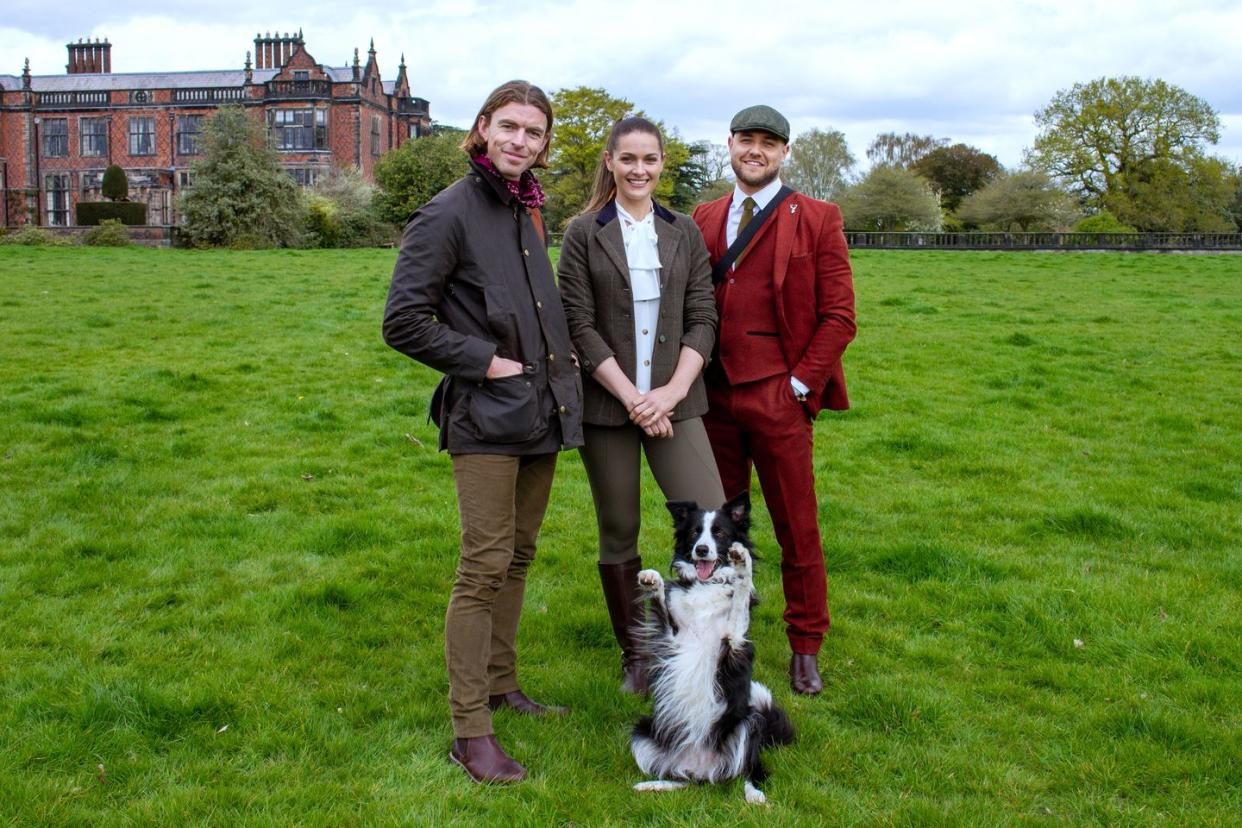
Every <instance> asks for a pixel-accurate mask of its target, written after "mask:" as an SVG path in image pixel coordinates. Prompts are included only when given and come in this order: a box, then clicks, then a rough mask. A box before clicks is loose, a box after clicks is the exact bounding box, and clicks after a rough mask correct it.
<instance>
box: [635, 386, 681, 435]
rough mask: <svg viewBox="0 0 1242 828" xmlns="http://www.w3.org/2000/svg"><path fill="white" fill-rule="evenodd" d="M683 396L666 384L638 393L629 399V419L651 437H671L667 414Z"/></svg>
mask: <svg viewBox="0 0 1242 828" xmlns="http://www.w3.org/2000/svg"><path fill="white" fill-rule="evenodd" d="M683 396H684V395H681V394H678V393H677V392H676V391H675V390H673V389H672V388H670V387H669V386H667V385H662V386H660V387H659V388H653V389H651V390H650V391H648V392H647V393H646V394H639V395H638V396H637V397H635V398H634V399H633V400H631V401H630V406H629V408H630V420H631V422H633V423H634V424H635V425H636V426H638V427H639V428H641V429H642V430H643V431H644V432H645V433H646V434H648V435H649V436H651V437H672V436H673V422H672V420H670V419H669V416H670V415H671V414H672V413H673V409H674V408H676V407H677V403H679V402H681V400H682V398H683Z"/></svg>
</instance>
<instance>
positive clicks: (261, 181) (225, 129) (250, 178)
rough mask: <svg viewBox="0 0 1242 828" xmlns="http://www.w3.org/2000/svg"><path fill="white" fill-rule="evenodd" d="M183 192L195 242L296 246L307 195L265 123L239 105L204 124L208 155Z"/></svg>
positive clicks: (187, 223)
mask: <svg viewBox="0 0 1242 828" xmlns="http://www.w3.org/2000/svg"><path fill="white" fill-rule="evenodd" d="M191 180H192V182H193V184H192V186H191V187H190V188H189V189H188V190H187V191H186V192H185V193H184V194H183V195H182V196H181V205H180V207H181V210H180V212H181V217H182V219H183V221H184V226H183V228H182V230H183V232H184V233H185V236H186V239H187V240H188V241H189V242H190V243H191V244H192V245H194V246H195V247H215V246H242V247H295V246H297V245H298V244H300V243H301V240H302V228H303V226H304V223H305V218H304V216H305V210H306V206H305V200H304V199H303V197H302V191H301V189H300V188H299V187H298V185H297V184H295V183H294V182H293V179H292V178H290V177H289V175H288V173H286V172H285V171H284V170H283V169H281V167H280V163H279V161H278V159H277V155H276V152H275V150H273V149H272V147H271V141H270V139H269V137H268V135H267V133H266V131H265V130H264V128H263V126H262V125H261V124H260V123H259V122H258V121H256V120H255V119H254V118H251V117H250V116H249V115H248V114H246V111H245V110H244V109H242V108H241V107H240V106H227V107H222V108H221V109H219V110H217V111H216V113H215V114H214V115H212V116H211V117H210V118H208V119H207V120H206V122H205V123H204V124H203V157H202V158H201V159H200V160H199V161H197V162H195V163H194V166H193V167H191Z"/></svg>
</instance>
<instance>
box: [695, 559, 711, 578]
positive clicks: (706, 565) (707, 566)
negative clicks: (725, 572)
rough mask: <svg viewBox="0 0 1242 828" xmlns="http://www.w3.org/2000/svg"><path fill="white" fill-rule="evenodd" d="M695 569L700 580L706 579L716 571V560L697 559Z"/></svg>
mask: <svg viewBox="0 0 1242 828" xmlns="http://www.w3.org/2000/svg"><path fill="white" fill-rule="evenodd" d="M694 570H695V572H696V573H698V576H699V580H700V581H706V580H708V579H709V578H711V577H712V573H713V572H715V571H716V562H715V561H695V562H694Z"/></svg>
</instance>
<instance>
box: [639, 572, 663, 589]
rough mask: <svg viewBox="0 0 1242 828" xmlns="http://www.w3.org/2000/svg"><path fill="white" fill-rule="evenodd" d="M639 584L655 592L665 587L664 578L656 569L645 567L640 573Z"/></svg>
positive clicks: (641, 587) (640, 586) (642, 587)
mask: <svg viewBox="0 0 1242 828" xmlns="http://www.w3.org/2000/svg"><path fill="white" fill-rule="evenodd" d="M638 586H639V588H640V589H643V590H647V591H648V592H655V591H656V590H659V589H663V588H664V579H663V578H661V577H660V573H659V572H656V571H655V570H654V569H644V570H643V571H642V572H639V573H638Z"/></svg>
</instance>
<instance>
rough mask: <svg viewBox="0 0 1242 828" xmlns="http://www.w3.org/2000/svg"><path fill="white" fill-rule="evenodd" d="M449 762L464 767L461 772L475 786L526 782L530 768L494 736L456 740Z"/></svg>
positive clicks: (450, 752)
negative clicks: (524, 765) (483, 783)
mask: <svg viewBox="0 0 1242 828" xmlns="http://www.w3.org/2000/svg"><path fill="white" fill-rule="evenodd" d="M449 760H450V761H451V762H453V763H455V764H458V765H461V769H462V770H464V771H465V772H466V775H467V776H469V777H470V778H471V779H473V780H474V781H475V782H497V783H501V784H503V783H506V782H521V781H522V780H523V779H525V778H526V768H524V767H522V766H521V765H520V764H518V763H517V761H516V760H514V759H513V757H511V756H509V754H507V753H505V750H504V748H502V747H501V746H500V742H497V741H496V737H495V736H494V735H491V736H477V737H475V738H473V739H454V740H453V749H452V750H450V751H449Z"/></svg>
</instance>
